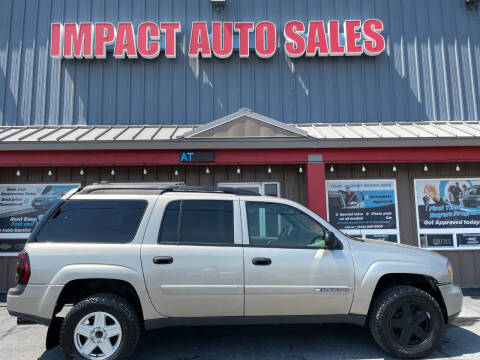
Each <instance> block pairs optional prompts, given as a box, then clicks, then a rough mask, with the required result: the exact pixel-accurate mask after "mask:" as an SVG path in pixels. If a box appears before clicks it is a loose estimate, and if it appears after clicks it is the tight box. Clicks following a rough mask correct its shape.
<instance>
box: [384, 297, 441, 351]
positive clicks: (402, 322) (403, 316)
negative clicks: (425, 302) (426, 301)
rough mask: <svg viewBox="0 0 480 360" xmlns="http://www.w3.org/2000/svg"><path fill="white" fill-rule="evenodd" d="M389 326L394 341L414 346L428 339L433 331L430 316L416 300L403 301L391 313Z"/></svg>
mask: <svg viewBox="0 0 480 360" xmlns="http://www.w3.org/2000/svg"><path fill="white" fill-rule="evenodd" d="M391 314H392V315H391V317H390V321H389V327H390V331H391V333H392V335H393V338H394V339H395V341H396V342H397V343H398V344H399V345H401V346H406V347H415V346H418V345H421V344H423V343H424V342H426V341H427V340H428V338H429V337H430V336H431V334H432V331H433V326H432V316H431V314H430V313H429V312H428V311H427V310H426V309H425V308H424V307H423V306H422V305H420V304H418V303H416V302H404V303H402V304H400V305H399V306H398V307H397V308H396V309H395V310H394V311H393V312H392V313H391Z"/></svg>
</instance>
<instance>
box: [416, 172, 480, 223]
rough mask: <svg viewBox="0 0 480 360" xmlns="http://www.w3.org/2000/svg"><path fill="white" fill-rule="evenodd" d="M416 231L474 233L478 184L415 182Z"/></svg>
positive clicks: (479, 217) (479, 213) (479, 216)
mask: <svg viewBox="0 0 480 360" xmlns="http://www.w3.org/2000/svg"><path fill="white" fill-rule="evenodd" d="M415 198H416V205H417V219H418V226H419V228H420V229H452V228H456V229H478V228H479V227H480V181H479V180H478V179H477V180H473V179H424V180H415Z"/></svg>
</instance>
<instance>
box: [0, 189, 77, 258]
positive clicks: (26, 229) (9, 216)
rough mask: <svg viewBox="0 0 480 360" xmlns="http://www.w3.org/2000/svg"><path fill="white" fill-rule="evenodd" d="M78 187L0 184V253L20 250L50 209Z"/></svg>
mask: <svg viewBox="0 0 480 360" xmlns="http://www.w3.org/2000/svg"><path fill="white" fill-rule="evenodd" d="M78 187H79V184H13V185H0V198H1V201H0V252H7V251H18V249H16V247H15V244H16V243H18V242H24V241H25V239H26V238H27V237H28V235H29V234H30V233H31V232H32V230H33V228H34V227H35V225H36V224H37V223H38V221H39V220H40V219H41V217H42V216H43V214H45V213H46V212H47V211H48V209H49V208H50V206H52V205H53V204H54V203H55V202H56V201H57V200H59V199H60V198H61V197H62V196H63V195H64V194H65V193H67V192H68V191H70V190H72V189H75V188H78Z"/></svg>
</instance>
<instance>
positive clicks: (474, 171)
mask: <svg viewBox="0 0 480 360" xmlns="http://www.w3.org/2000/svg"><path fill="white" fill-rule="evenodd" d="M478 165H479V164H478V163H466V164H461V168H460V172H457V171H455V164H428V172H425V171H423V164H397V172H396V173H394V172H393V171H392V165H391V164H383V165H366V167H367V171H366V172H365V173H363V172H362V170H361V165H350V164H344V165H336V166H335V172H334V173H331V172H328V173H327V179H362V178H367V179H368V178H370V179H396V181H397V200H398V217H399V225H400V241H401V242H402V243H403V244H407V245H412V246H418V237H417V219H416V212H415V195H414V179H427V178H432V179H438V178H444V177H446V178H465V177H467V178H469V177H471V178H480V167H479V166H478ZM438 252H439V253H440V254H442V255H444V256H446V257H448V258H449V260H450V261H451V262H452V265H453V267H454V269H455V282H456V283H457V284H459V285H462V286H479V285H480V250H451V251H450V250H449V251H438Z"/></svg>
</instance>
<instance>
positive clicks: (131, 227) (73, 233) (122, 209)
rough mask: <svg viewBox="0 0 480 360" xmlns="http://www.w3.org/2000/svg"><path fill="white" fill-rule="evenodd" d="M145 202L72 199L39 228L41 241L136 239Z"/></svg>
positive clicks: (145, 205)
mask: <svg viewBox="0 0 480 360" xmlns="http://www.w3.org/2000/svg"><path fill="white" fill-rule="evenodd" d="M146 207H147V201H144V200H70V201H67V202H66V203H65V204H63V205H62V206H61V207H60V208H59V209H58V210H57V211H55V213H54V214H53V215H52V217H51V218H50V219H48V221H47V222H46V223H45V225H44V226H43V227H42V229H40V231H39V233H38V235H37V237H36V240H37V241H38V242H62V243H67V242H72V243H112V244H122V243H128V242H130V241H132V240H133V238H134V237H135V234H136V232H137V229H138V226H139V225H140V222H141V220H142V217H143V213H144V212H145V209H146Z"/></svg>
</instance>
